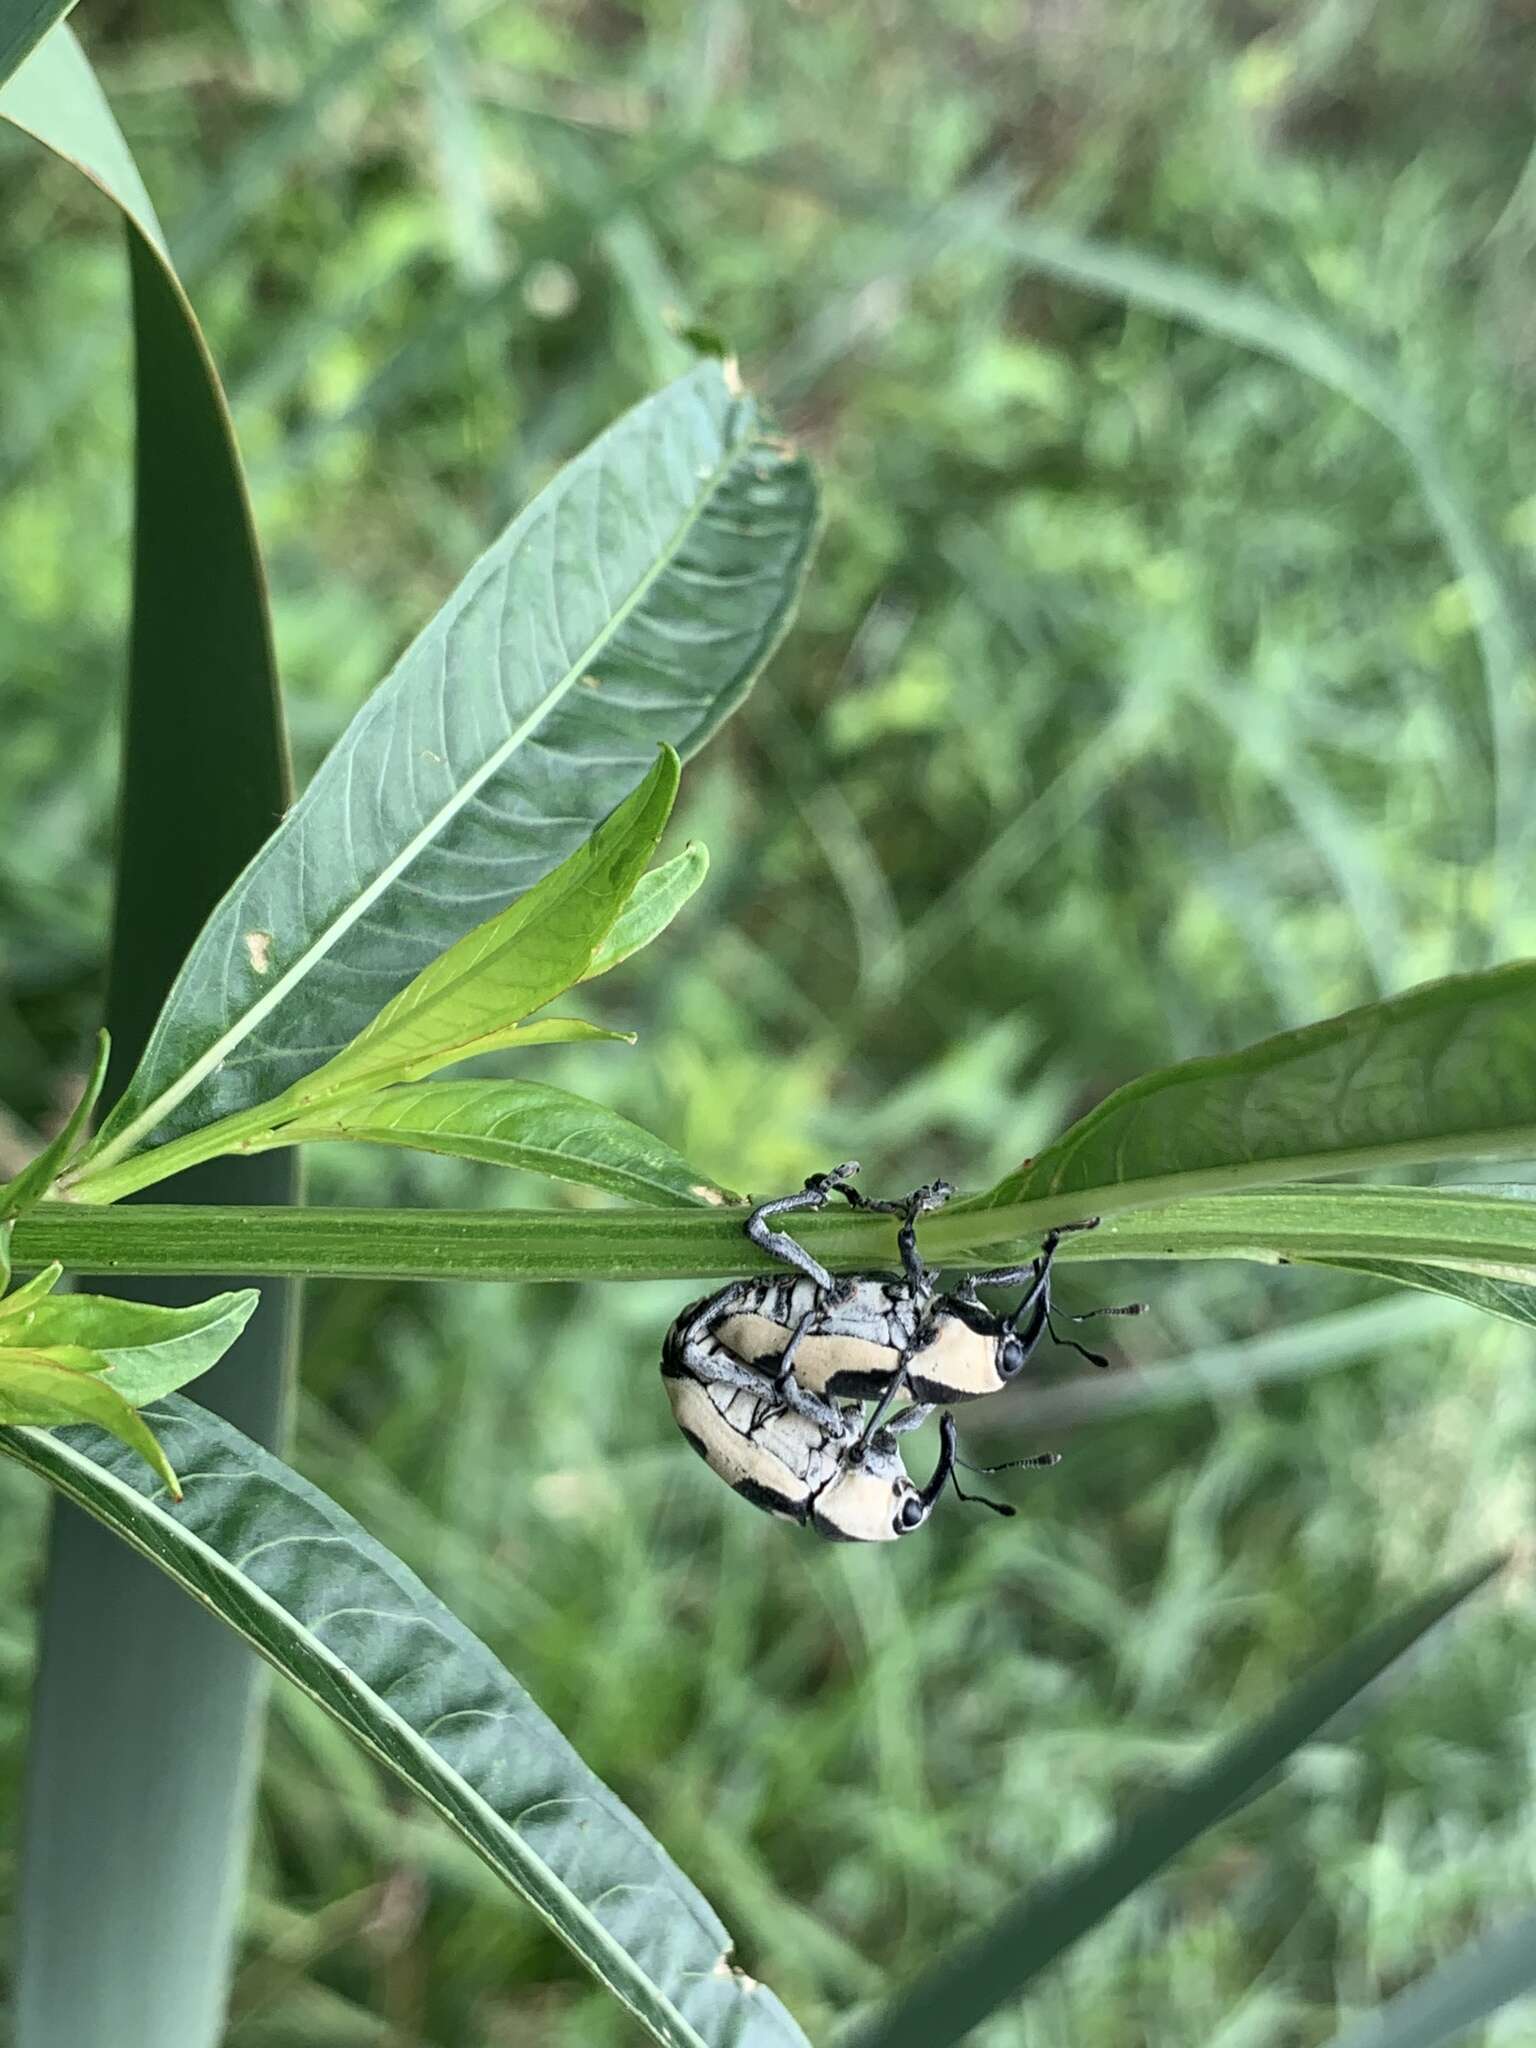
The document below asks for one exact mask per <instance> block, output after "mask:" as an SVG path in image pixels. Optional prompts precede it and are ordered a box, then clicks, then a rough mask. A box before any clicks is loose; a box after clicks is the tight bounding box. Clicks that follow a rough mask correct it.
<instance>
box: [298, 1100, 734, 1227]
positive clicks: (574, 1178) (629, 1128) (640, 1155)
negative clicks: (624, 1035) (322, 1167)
mask: <svg viewBox="0 0 1536 2048" xmlns="http://www.w3.org/2000/svg"><path fill="white" fill-rule="evenodd" d="M282 1136H283V1138H284V1139H285V1140H287V1141H288V1142H289V1143H304V1142H309V1141H311V1140H316V1139H324V1138H352V1139H362V1140H364V1141H365V1142H367V1143H368V1144H371V1145H405V1146H408V1147H410V1148H411V1149H412V1150H413V1151H417V1152H446V1153H449V1154H451V1155H452V1156H453V1157H455V1158H458V1159H481V1160H484V1161H486V1162H487V1163H488V1164H489V1165H491V1166H515V1167H520V1168H521V1169H522V1170H523V1171H524V1172H525V1173H542V1174H544V1175H545V1176H546V1177H547V1178H548V1179H550V1180H563V1181H571V1182H573V1183H575V1184H576V1185H577V1186H580V1187H590V1188H604V1189H606V1190H607V1192H608V1193H609V1194H612V1195H622V1196H623V1197H624V1198H625V1200H626V1201H630V1202H647V1203H652V1204H655V1203H671V1202H690V1203H705V1204H709V1203H714V1204H717V1205H718V1204H719V1203H722V1202H726V1201H728V1200H730V1197H729V1196H728V1195H727V1194H726V1193H725V1192H724V1191H723V1190H722V1189H720V1188H717V1187H715V1186H714V1184H713V1183H712V1182H711V1181H710V1180H709V1178H708V1176H707V1175H705V1174H702V1173H700V1172H699V1170H698V1168H697V1167H694V1166H690V1165H689V1164H688V1162H687V1160H686V1159H683V1158H681V1157H679V1155H678V1154H677V1153H676V1152H674V1151H673V1150H672V1148H671V1146H670V1145H664V1144H663V1143H662V1141H661V1140H660V1139H659V1138H654V1137H652V1135H651V1133H650V1132H649V1131H646V1130H642V1129H641V1127H640V1125H639V1124H632V1123H631V1122H630V1121H629V1119H628V1117H623V1116H618V1115H616V1114H615V1113H614V1111H613V1110H611V1109H604V1108H603V1107H602V1106H601V1104H599V1103H596V1102H588V1101H585V1100H584V1099H583V1098H582V1097H581V1096H580V1095H569V1094H567V1093H566V1091H565V1090H564V1089H563V1088H550V1087H546V1086H545V1085H544V1083H543V1082H540V1081H423V1082H420V1083H418V1084H416V1085H415V1086H408V1087H403V1088H386V1089H383V1090H381V1092H380V1093H379V1094H377V1095H368V1096H364V1097H363V1099H362V1100H361V1101H352V1100H349V1101H347V1102H344V1103H342V1104H341V1105H340V1106H339V1107H338V1108H337V1109H336V1110H335V1111H333V1112H331V1113H326V1112H325V1111H324V1110H323V1109H322V1110H321V1111H319V1112H317V1113H316V1114H315V1115H313V1116H305V1117H302V1118H300V1120H299V1121H298V1122H297V1123H296V1124H287V1125H285V1126H284V1128H283V1132H282Z"/></svg>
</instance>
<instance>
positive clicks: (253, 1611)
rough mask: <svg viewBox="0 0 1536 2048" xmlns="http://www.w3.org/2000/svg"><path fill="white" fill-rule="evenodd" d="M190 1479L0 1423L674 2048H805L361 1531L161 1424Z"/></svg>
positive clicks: (217, 1425) (309, 1491) (517, 1705)
mask: <svg viewBox="0 0 1536 2048" xmlns="http://www.w3.org/2000/svg"><path fill="white" fill-rule="evenodd" d="M151 1412H152V1416H153V1419H154V1422H155V1425H156V1427H157V1428H158V1429H159V1430H160V1431H161V1433H162V1435H163V1437H164V1439H165V1444H166V1448H167V1450H168V1451H169V1453H170V1454H171V1456H172V1457H173V1458H174V1459H175V1461H176V1463H177V1464H178V1465H179V1466H180V1467H181V1468H182V1470H183V1471H185V1472H187V1473H189V1474H195V1475H196V1477H195V1478H193V1479H189V1482H188V1486H187V1494H186V1499H185V1500H184V1501H183V1503H182V1504H181V1506H180V1507H179V1508H178V1509H176V1510H174V1511H173V1510H172V1509H171V1508H169V1507H168V1506H167V1505H166V1504H165V1502H164V1501H163V1500H161V1499H160V1498H158V1497H157V1495H156V1493H155V1492H154V1491H153V1490H151V1488H150V1487H149V1485H148V1484H147V1483H146V1482H145V1480H144V1478H143V1477H142V1475H141V1473H140V1472H139V1471H138V1469H137V1468H136V1466H135V1465H134V1463H133V1461H132V1460H131V1459H130V1458H128V1457H126V1456H125V1455H124V1454H123V1453H122V1452H121V1451H120V1450H118V1449H117V1447H116V1446H115V1445H114V1444H112V1443H111V1442H108V1441H104V1440H103V1439H101V1438H100V1437H97V1436H91V1437H86V1436H80V1435H77V1434H75V1433H74V1432H70V1433H69V1434H68V1435H67V1436H54V1435H43V1434H39V1433H37V1432H34V1431H30V1430H27V1431H3V1430H0V1453H4V1454H6V1455H9V1456H10V1457H12V1458H15V1459H16V1460H17V1461H18V1462H19V1463H21V1464H23V1465H26V1466H28V1467H30V1469H31V1470H33V1471H34V1472H37V1473H40V1474H41V1475H42V1476H43V1477H44V1478H45V1479H47V1480H48V1481H49V1482H50V1484H52V1485H53V1486H55V1487H56V1488H57V1489H58V1490H59V1491H60V1492H61V1493H62V1494H64V1495H65V1496H66V1497H67V1498H68V1499H70V1500H72V1501H74V1502H75V1503H76V1504H77V1505H78V1506H80V1507H81V1508H83V1509H84V1510H85V1511H86V1513H87V1514H90V1515H93V1516H95V1517H96V1519H97V1520H98V1521H100V1522H102V1523H103V1524H105V1526H106V1527H107V1528H109V1529H111V1530H113V1531H115V1533H116V1534H117V1535H118V1536H120V1537H121V1538H122V1539H123V1540H124V1541H125V1542H127V1543H129V1544H132V1545H133V1546H134V1548H135V1549H137V1550H138V1551H139V1552H140V1553H141V1554H142V1555H143V1556H145V1557H147V1558H148V1559H149V1560H150V1561H151V1562H152V1563H153V1564H155V1565H157V1566H158V1567H159V1569H160V1570H161V1571H163V1572H167V1573H169V1574H170V1576H171V1577H172V1578H173V1579H175V1580H176V1581H177V1582H178V1583H179V1584H180V1585H182V1586H183V1587H185V1588H186V1590H187V1591H188V1592H190V1593H191V1594H193V1595H194V1596H195V1597H196V1599H197V1600H198V1601H200V1602H201V1603H202V1605H203V1606H205V1607H207V1608H208V1609H210V1610H211V1611H212V1612H213V1613H214V1614H216V1615H218V1616H219V1618H220V1619H221V1620H222V1621H224V1622H225V1623H227V1625H228V1626H229V1627H230V1628H232V1629H235V1630H237V1631H238V1632H239V1634H241V1635H242V1636H243V1637H244V1638H245V1640H246V1641H247V1642H248V1643H250V1644H251V1646H252V1647H253V1648H254V1649H256V1650H258V1651H259V1652H260V1653H261V1654H262V1656H264V1657H266V1658H267V1659H268V1660H269V1661H270V1662H271V1663H272V1664H274V1665H275V1666H276V1667H277V1669H278V1670H279V1671H280V1672H281V1673H282V1674H283V1675H284V1676H285V1677H286V1678H288V1679H290V1680H291V1681H292V1682H293V1683H294V1684H295V1685H297V1686H299V1687H300V1688H301V1689H302V1690H303V1691H304V1692H306V1693H307V1694H308V1695H309V1697H310V1698H311V1699H312V1700H314V1701H315V1702H316V1704H317V1705H318V1706H320V1707H321V1708H322V1709H323V1710H324V1711H325V1712H326V1713H328V1714H329V1715H331V1717H332V1718H333V1719H334V1720H335V1721H337V1722H338V1723H339V1724H340V1726H341V1727H343V1728H344V1729H345V1730H346V1731H347V1732H348V1733H349V1734H350V1735H351V1736H352V1737H353V1739H354V1740H355V1741H357V1742H358V1743H360V1744H361V1745H362V1747H363V1748H364V1749H366V1750H368V1751H369V1752H370V1753H371V1754H372V1755H373V1756H374V1757H376V1758H377V1759H378V1761H379V1762H380V1763H381V1764H383V1765H384V1767H385V1768H386V1769H387V1770H390V1771H392V1772H394V1774H395V1775H396V1777H398V1778H399V1779H401V1780H402V1782H403V1783H404V1784H406V1785H407V1786H409V1787H410V1788H411V1789H412V1790H413V1791H414V1792H416V1793H417V1794H419V1796H420V1797H421V1798H423V1799H424V1800H426V1801H427V1803H428V1804H429V1805H431V1806H432V1807H433V1808H435V1809H436V1811H437V1812H438V1813H439V1814H440V1815H441V1816H442V1818H443V1819H444V1820H445V1821H446V1822H447V1824H448V1825H449V1827H451V1828H453V1829H454V1831H455V1832H456V1833H457V1834H458V1835H459V1837H460V1838H461V1839H462V1840H463V1841H464V1842H466V1843H467V1844H468V1845H469V1847H470V1848H471V1849H473V1850H474V1851H475V1853H476V1854H477V1855H479V1856H480V1857H481V1858H482V1859H483V1860H484V1861H485V1863H486V1864H487V1865H488V1866H489V1867H490V1869H491V1870H492V1871H493V1872H495V1874H496V1875H497V1876H498V1877H499V1878H500V1879H501V1880H502V1882H503V1883H504V1884H506V1885H507V1886H508V1887H509V1888H510V1889H511V1890H513V1891H515V1892H518V1893H520V1894H521V1895H522V1897H523V1898H524V1899H525V1900H526V1901H527V1902H528V1904H529V1905H530V1906H532V1907H533V1909H534V1911H535V1912H537V1913H538V1914H539V1915H540V1916H541V1917H542V1918H543V1919H544V1920H545V1922H546V1923H547V1924H548V1925H549V1927H550V1928H552V1929H553V1931H554V1933H555V1934H556V1935H557V1936H558V1937H559V1938H560V1939H561V1940H562V1941H564V1942H565V1943H566V1945H567V1946H568V1947H569V1948H570V1949H571V1951H572V1952H573V1954H575V1955H576V1956H577V1958H578V1959H579V1960H580V1961H581V1962H582V1963H584V1964H585V1965H586V1967H587V1968H588V1969H589V1970H591V1971H592V1972H593V1974H594V1975H595V1976H596V1977H598V1978H599V1980H600V1981H601V1982H602V1983H604V1984H606V1985H607V1986H608V1987H609V1988H610V1990H612V1991H613V1992H614V1994H615V1995H616V1996H617V1997H618V1998H619V1999H621V2000H622V2001H623V2003H624V2004H625V2005H626V2006H627V2007H628V2008H629V2009H630V2011H631V2012H632V2013H633V2014H634V2015H635V2017H636V2019H637V2020H638V2021H639V2022H640V2024H641V2025H642V2026H644V2027H645V2028H646V2029H647V2030H648V2031H649V2032H650V2034H651V2035H652V2036H653V2038H654V2039H655V2040H657V2041H659V2042H662V2043H665V2044H666V2048H806V2042H805V2037H804V2035H803V2034H802V2033H801V2032H800V2030H799V2028H798V2027H797V2026H796V2025H795V2023H794V2021H793V2020H792V2019H791V2018H790V2016H789V2014H788V2013H787V2012H786V2011H785V2010H784V2008H783V2006H781V2005H780V2004H779V2002H778V2000H777V1999H776V1998H775V1997H774V1996H773V1994H772V1993H771V1992H770V1991H768V1990H766V1989H765V1988H764V1987H763V1986H762V1985H760V1984H755V1983H753V1981H752V1980H751V1979H750V1978H749V1977H746V1976H744V1975H743V1974H742V1972H741V1971H740V1970H738V1969H737V1967H736V1966H735V1964H734V1962H733V1961H732V1958H731V1942H730V1937H729V1936H728V1935H727V1933H726V1931H725V1929H724V1928H723V1927H722V1926H721V1924H720V1921H719V1920H718V1919H717V1917H716V1916H715V1914H714V1912H713V1911H712V1910H711V1908H710V1907H709V1905H708V1903H707V1902H706V1901H705V1899H704V1898H703V1897H701V1895H700V1894H699V1893H698V1892H697V1891H696V1890H695V1889H694V1887H693V1886H692V1885H691V1884H690V1883H689V1882H688V1880H687V1878H686V1877H684V1875H683V1874H682V1872H681V1871H680V1870H679V1869H678V1868H677V1866H676V1865H675V1864H674V1863H673V1862H672V1861H671V1859H670V1858H669V1857H668V1856H667V1854H666V1852H665V1850H663V1849H662V1848H661V1847H660V1846H659V1845H658V1844H657V1843H656V1842H655V1841H653V1840H652V1838H651V1837H650V1836H649V1835H648V1834H647V1833H646V1831H645V1829H644V1828H643V1827H642V1826H641V1824H640V1822H639V1821H638V1820H637V1819H636V1818H635V1816H634V1815H633V1814H632V1813H630V1812H629V1811H628V1810H627V1809H626V1808H625V1807H624V1806H623V1805H621V1804H620V1802H619V1801H618V1800H617V1799H616V1798H615V1797H614V1795H613V1794H612V1793H611V1792H610V1791H609V1790H608V1788H607V1786H606V1785H604V1784H603V1783H602V1782H601V1781H600V1780H599V1779H598V1778H596V1777H594V1776H593V1774H592V1773H591V1772H590V1771H589V1770H588V1769H587V1768H586V1766H585V1764H583V1763H582V1761H581V1759H580V1758H579V1757H578V1756H577V1754H576V1752H575V1751H574V1750H573V1749H572V1748H571V1747H570V1746H569V1744H568V1743H567V1742H566V1741H565V1739H564V1737H563V1736H562V1735H561V1734H560V1732H559V1730H558V1729H557V1728H556V1727H555V1726H554V1724H553V1723H552V1722H550V1721H548V1720H547V1719H546V1718H545V1717H544V1715H543V1714H542V1713H540V1711H539V1709H538V1708H537V1707H536V1706H535V1705H534V1704H533V1702H532V1700H530V1699H529V1697H528V1695H527V1694H526V1693H525V1692H524V1691H523V1689H522V1688H521V1686H519V1685H518V1683H517V1681H516V1680H515V1679H514V1678H513V1677H512V1676H511V1675H510V1673H508V1672H507V1671H505V1670H504V1669H503V1668H502V1667H501V1665H500V1664H498V1663H497V1661H496V1659H495V1658H494V1657H493V1656H492V1655H491V1653H490V1651H489V1650H488V1649H487V1648H486V1647H485V1645H484V1644H483V1643H481V1642H479V1641H478V1640H477V1639H476V1638H475V1637H474V1636H473V1635H471V1634H470V1632H469V1630H468V1629H466V1628H465V1627H464V1626H463V1624H462V1623H461V1622H459V1621H458V1620H456V1619H455V1617H454V1616H453V1615H452V1614H451V1613H450V1612H449V1611H448V1609H447V1608H446V1607H444V1606H443V1605H442V1603H441V1602H440V1601H438V1600H436V1599H434V1598H433V1596H432V1594H431V1593H429V1592H428V1591H427V1589H426V1587H425V1586H423V1585H422V1583H421V1582H420V1580H419V1579H417V1578H416V1577H415V1576H414V1575H413V1574H412V1573H411V1572H410V1571H408V1570H407V1569H406V1567H405V1566H404V1565H403V1564H401V1563H400V1561H399V1560H398V1559H397V1558H395V1557H393V1556H391V1555H390V1553H389V1552H388V1551H387V1550H385V1549H384V1547H383V1546H382V1545H381V1544H379V1543H378V1542H376V1541H375V1540H374V1538H373V1537H371V1536H370V1535H369V1534H368V1533H367V1531H366V1530H364V1529H363V1528H361V1527H360V1526H359V1524H358V1523H357V1522H355V1521H354V1520H353V1519H352V1518H351V1516H349V1515H347V1514H346V1513H344V1512H343V1510H342V1509H341V1508H339V1507H337V1506H336V1504H335V1503H334V1502H333V1501H330V1500H328V1499H327V1498H326V1497H325V1495H324V1494H322V1493H319V1492H318V1491H317V1490H316V1489H315V1488H314V1487H312V1486H310V1485H309V1484H308V1483H307V1482H306V1481H305V1480H303V1479H301V1478H300V1477H299V1476H298V1474H297V1473H295V1472H293V1471H290V1470H289V1468H288V1467H287V1466H286V1465H284V1464H282V1463H281V1462H280V1461H279V1460H278V1459H276V1458H274V1457H272V1456H271V1455H270V1453H268V1452H266V1451H263V1450H261V1449H260V1448H259V1447H258V1446H257V1445H255V1444H253V1443H251V1442H250V1441H249V1440H248V1439H247V1438H245V1437H243V1436H241V1435H240V1433H239V1431H238V1430H235V1429H232V1428H230V1427H229V1425H228V1424H227V1423H224V1422H221V1421H219V1420H218V1418H217V1417H215V1416H213V1415H210V1414H208V1413H207V1412H206V1410H204V1409H201V1408H199V1407H197V1406H195V1405H194V1404H193V1403H192V1402H190V1401H186V1400H182V1399H180V1398H176V1397H173V1398H172V1399H171V1400H169V1401H167V1402H163V1403H160V1404H157V1406H156V1407H155V1408H154V1409H153V1410H152V1411H151Z"/></svg>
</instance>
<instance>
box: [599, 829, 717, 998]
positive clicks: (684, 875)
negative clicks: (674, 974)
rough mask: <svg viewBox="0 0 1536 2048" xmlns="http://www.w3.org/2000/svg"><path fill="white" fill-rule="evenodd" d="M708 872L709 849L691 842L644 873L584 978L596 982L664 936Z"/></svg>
mask: <svg viewBox="0 0 1536 2048" xmlns="http://www.w3.org/2000/svg"><path fill="white" fill-rule="evenodd" d="M708 873H709V853H708V850H707V849H706V848H705V847H702V846H700V845H698V844H697V842H695V841H690V843H689V844H688V845H687V846H685V847H684V848H683V850H682V852H681V853H680V854H678V855H677V857H676V859H674V860H669V861H664V862H663V863H662V865H661V866H660V867H659V868H653V869H652V870H651V872H650V874H648V875H642V876H641V877H640V880H639V881H638V882H637V883H636V884H635V893H634V894H633V896H631V897H630V899H629V901H628V903H626V904H625V906H624V908H623V910H622V911H621V912H620V914H619V919H618V922H617V923H616V924H615V925H614V927H613V929H612V930H611V931H610V932H609V934H608V936H607V938H606V939H604V940H603V943H602V944H601V945H600V946H599V947H598V949H597V951H596V952H595V953H594V954H593V956H592V962H591V965H590V966H589V967H588V968H587V971H586V973H585V974H584V975H583V976H582V977H581V978H582V980H583V981H595V980H596V979H597V977H598V976H599V975H600V974H607V973H608V972H609V970H610V969H611V968H614V967H617V966H618V965H619V963H620V961H622V960H628V959H629V958H630V956H631V954H634V953H638V952H639V951H640V949H641V947H642V946H648V945H650V943H651V941H652V940H653V939H658V938H660V937H661V934H662V933H663V932H664V931H665V930H666V928H667V926H668V925H669V924H670V923H671V922H672V920H673V918H674V917H676V915H677V913H678V912H679V911H680V910H681V909H682V907H683V905H684V904H685V903H686V902H687V901H688V899H689V897H690V896H691V895H692V894H693V892H694V891H695V889H697V888H698V886H699V884H700V883H701V882H702V881H703V879H704V877H705V876H706V875H707V874H708Z"/></svg>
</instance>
